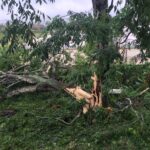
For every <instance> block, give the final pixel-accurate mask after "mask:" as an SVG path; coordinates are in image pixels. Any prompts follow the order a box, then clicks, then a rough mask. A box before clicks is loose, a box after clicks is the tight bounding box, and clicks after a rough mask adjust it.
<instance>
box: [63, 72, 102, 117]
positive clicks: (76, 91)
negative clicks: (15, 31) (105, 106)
mask: <svg viewBox="0 0 150 150" xmlns="http://www.w3.org/2000/svg"><path fill="white" fill-rule="evenodd" d="M91 79H92V80H93V88H92V91H91V93H88V92H86V91H84V90H82V88H81V87H79V86H77V87H75V88H65V91H66V92H67V93H69V94H70V95H72V96H73V97H74V98H76V100H78V101H80V100H85V101H86V104H85V105H84V106H83V113H84V114H85V113H87V112H88V110H89V109H94V108H97V107H102V87H101V81H100V80H99V79H98V77H97V75H96V74H95V73H94V75H93V76H92V77H91Z"/></svg>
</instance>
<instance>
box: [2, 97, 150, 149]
mask: <svg viewBox="0 0 150 150" xmlns="http://www.w3.org/2000/svg"><path fill="white" fill-rule="evenodd" d="M79 108H80V106H79V105H78V104H77V103H76V102H74V101H73V99H71V98H70V97H68V96H67V95H61V94H60V95H57V96H54V95H48V94H44V95H40V94H34V95H26V96H25V95H24V96H20V97H16V98H13V99H8V100H6V101H4V102H1V103H0V111H1V116H0V143H1V144H0V149H1V150H7V149H11V150H16V149H18V150H19V149H20V150H22V149H23V150H27V149H32V150H33V149H43V150H45V149H48V150H49V149H77V150H80V149H81V150H84V149H85V150H87V149H91V150H92V149H93V150H95V149H106V150H107V149H114V150H115V149H121V150H122V149H149V148H150V144H149V143H150V136H149V133H150V127H149V122H150V115H149V111H148V110H147V109H146V108H144V107H143V108H142V109H141V108H139V112H140V113H142V114H143V116H144V122H143V121H141V120H140V119H139V120H138V119H137V118H136V117H135V116H134V114H132V113H131V112H129V111H126V112H124V113H117V114H108V113H107V112H106V111H104V110H97V112H96V113H89V114H87V115H86V116H84V117H83V116H82V117H81V118H79V119H78V120H76V122H75V123H74V124H72V125H71V126H67V125H65V124H63V123H61V122H59V121H57V120H56V118H57V117H61V118H62V119H64V120H66V121H71V119H72V118H73V117H74V116H75V115H76V114H77V112H78V110H79ZM4 110H5V111H6V110H7V111H8V110H9V111H10V110H11V111H12V112H13V113H12V112H11V113H9V114H7V113H6V112H5V111H4ZM91 118H92V119H91ZM91 120H92V123H90V121H91Z"/></svg>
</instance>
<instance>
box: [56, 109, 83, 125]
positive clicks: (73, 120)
mask: <svg viewBox="0 0 150 150" xmlns="http://www.w3.org/2000/svg"><path fill="white" fill-rule="evenodd" d="M81 113H82V111H79V113H78V114H77V115H76V116H75V117H74V118H73V119H72V121H71V122H66V121H64V120H62V119H60V118H56V120H58V121H60V122H62V123H64V124H66V125H71V124H73V123H74V122H75V121H76V120H77V119H78V118H79V117H80V116H81Z"/></svg>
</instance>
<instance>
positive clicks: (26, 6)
mask: <svg viewBox="0 0 150 150" xmlns="http://www.w3.org/2000/svg"><path fill="white" fill-rule="evenodd" d="M48 1H50V2H54V0H48ZM34 3H36V4H40V5H41V4H43V3H47V1H46V0H36V1H35V2H34ZM4 8H8V10H7V11H8V13H9V14H10V15H11V21H8V22H7V24H6V29H5V31H4V38H3V40H2V42H1V43H2V45H6V44H8V43H9V44H10V46H9V51H10V52H14V50H15V49H18V48H19V47H20V42H18V41H20V39H21V40H22V41H24V42H25V43H27V44H28V45H30V46H35V36H34V33H33V32H32V26H33V24H34V23H37V22H41V18H44V19H45V14H44V13H42V12H41V11H39V10H36V8H34V7H33V1H32V2H31V0H25V1H16V0H2V2H1V9H4ZM47 17H48V16H47Z"/></svg>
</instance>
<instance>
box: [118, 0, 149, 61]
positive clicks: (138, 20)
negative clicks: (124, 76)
mask: <svg viewBox="0 0 150 150" xmlns="http://www.w3.org/2000/svg"><path fill="white" fill-rule="evenodd" d="M149 7H150V1H149V0H130V1H128V3H126V5H125V7H124V8H123V10H122V12H121V13H120V14H119V15H117V16H116V20H115V23H116V25H117V28H118V30H119V31H120V32H122V33H124V32H123V30H124V28H126V31H128V32H131V33H133V34H134V35H135V36H136V38H137V40H136V42H137V43H138V44H139V45H140V48H141V52H142V54H143V55H142V57H143V59H146V57H150V43H149V40H150V26H149V24H150V14H149ZM144 50H146V51H144Z"/></svg>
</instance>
